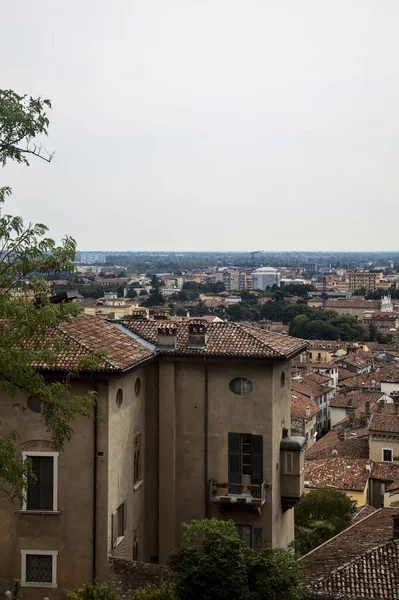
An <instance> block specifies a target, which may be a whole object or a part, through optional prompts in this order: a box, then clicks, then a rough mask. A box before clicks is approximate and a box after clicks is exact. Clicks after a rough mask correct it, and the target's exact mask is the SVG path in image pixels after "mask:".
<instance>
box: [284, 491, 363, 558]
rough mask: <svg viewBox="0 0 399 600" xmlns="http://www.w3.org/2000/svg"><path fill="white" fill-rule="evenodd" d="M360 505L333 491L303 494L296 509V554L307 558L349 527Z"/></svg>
mask: <svg viewBox="0 0 399 600" xmlns="http://www.w3.org/2000/svg"><path fill="white" fill-rule="evenodd" d="M355 511H356V501H355V500H351V499H350V498H349V496H348V495H347V494H345V492H342V491H341V490H335V489H333V488H323V489H318V490H311V491H310V492H308V493H306V494H303V496H302V497H301V499H300V501H299V502H298V504H297V505H296V507H295V550H296V552H297V553H298V554H301V555H302V554H306V553H307V552H310V550H312V549H313V548H315V547H316V546H319V545H320V544H322V543H323V542H325V541H327V540H328V539H330V538H331V537H333V536H334V535H337V533H339V532H340V531H342V530H343V529H346V527H349V525H350V523H351V519H352V516H353V514H354V513H355Z"/></svg>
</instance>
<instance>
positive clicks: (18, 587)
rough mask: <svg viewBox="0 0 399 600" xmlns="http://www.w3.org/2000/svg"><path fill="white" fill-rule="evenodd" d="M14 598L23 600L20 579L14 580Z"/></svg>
mask: <svg viewBox="0 0 399 600" xmlns="http://www.w3.org/2000/svg"><path fill="white" fill-rule="evenodd" d="M12 597H13V599H14V600H21V598H22V592H21V580H20V579H14V585H13V590H12Z"/></svg>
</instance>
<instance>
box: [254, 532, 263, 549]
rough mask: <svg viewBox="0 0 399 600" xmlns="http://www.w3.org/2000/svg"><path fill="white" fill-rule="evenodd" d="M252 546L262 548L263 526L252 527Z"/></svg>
mask: <svg viewBox="0 0 399 600" xmlns="http://www.w3.org/2000/svg"><path fill="white" fill-rule="evenodd" d="M253 533H254V536H253V546H254V548H262V546H263V542H264V539H263V527H254V529H253Z"/></svg>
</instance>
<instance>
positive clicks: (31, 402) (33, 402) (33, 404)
mask: <svg viewBox="0 0 399 600" xmlns="http://www.w3.org/2000/svg"><path fill="white" fill-rule="evenodd" d="M27 405H28V407H29V408H30V409H31V410H33V412H37V413H41V412H42V401H41V400H40V398H39V396H29V398H28V400H27Z"/></svg>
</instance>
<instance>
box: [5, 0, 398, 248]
mask: <svg viewBox="0 0 399 600" xmlns="http://www.w3.org/2000/svg"><path fill="white" fill-rule="evenodd" d="M398 21H399V2H398V1H397V0H330V1H327V0H301V1H299V0H291V1H289V0H112V1H110V0H79V1H78V0H1V3H0V23H1V37H0V50H1V81H0V85H1V87H2V88H12V89H14V90H15V91H17V92H19V93H21V94H22V93H28V94H32V95H42V96H43V97H46V98H50V99H51V100H52V102H53V110H52V111H51V113H50V119H51V124H50V132H49V133H50V135H49V139H48V140H46V141H45V144H44V145H45V146H46V148H48V149H49V150H51V151H52V150H55V151H56V156H55V158H54V160H53V162H52V163H51V164H50V165H49V164H47V163H45V162H43V161H40V160H32V162H31V166H30V167H29V168H26V167H23V166H21V165H10V166H7V167H5V168H4V169H3V170H2V171H1V178H0V185H11V186H12V187H13V190H14V195H13V199H12V201H10V202H8V203H7V207H6V209H7V212H12V213H17V214H21V215H22V216H23V217H24V218H25V219H26V220H34V221H40V222H44V223H46V224H47V225H48V226H49V227H50V231H51V233H52V234H53V236H55V237H56V238H60V237H61V236H62V234H64V233H68V234H70V235H72V236H74V237H75V238H76V240H77V242H78V247H79V248H80V249H106V250H111V249H115V250H151V249H152V250H173V249H176V250H222V249H223V250H246V249H247V250H255V249H256V250H258V249H259V250H260V249H263V250H296V249H298V250H308V249H312V250H326V249H331V250H362V249H364V250H366V249H368V250H398V247H399V243H398V222H399V161H398V158H399V145H398V134H399V37H398Z"/></svg>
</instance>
